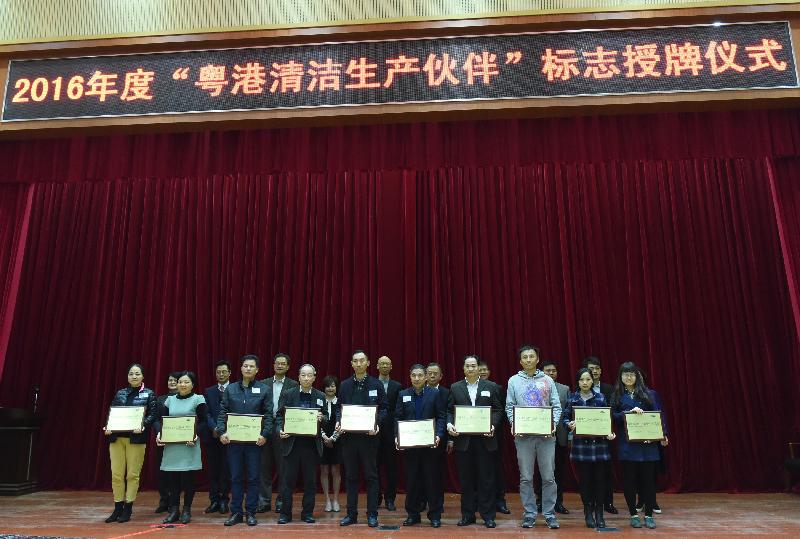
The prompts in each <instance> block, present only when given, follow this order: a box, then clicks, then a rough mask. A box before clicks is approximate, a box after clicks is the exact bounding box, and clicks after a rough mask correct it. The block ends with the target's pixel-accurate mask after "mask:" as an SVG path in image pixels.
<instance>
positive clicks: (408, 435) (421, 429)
mask: <svg viewBox="0 0 800 539" xmlns="http://www.w3.org/2000/svg"><path fill="white" fill-rule="evenodd" d="M435 445H436V432H435V431H434V420H433V419H421V420H419V421H398V422H397V446H398V447H399V448H400V449H409V448H412V447H433V446H435Z"/></svg>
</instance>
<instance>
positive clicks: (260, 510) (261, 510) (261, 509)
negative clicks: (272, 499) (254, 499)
mask: <svg viewBox="0 0 800 539" xmlns="http://www.w3.org/2000/svg"><path fill="white" fill-rule="evenodd" d="M271 509H272V506H270V504H268V503H262V504H259V506H258V507H256V513H266V512H267V511H270V510H271Z"/></svg>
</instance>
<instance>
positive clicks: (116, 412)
mask: <svg viewBox="0 0 800 539" xmlns="http://www.w3.org/2000/svg"><path fill="white" fill-rule="evenodd" d="M144 410H145V407H144V406H112V407H111V408H109V410H108V420H107V421H106V430H110V431H112V432H133V431H135V430H139V429H141V428H142V423H143V422H144Z"/></svg>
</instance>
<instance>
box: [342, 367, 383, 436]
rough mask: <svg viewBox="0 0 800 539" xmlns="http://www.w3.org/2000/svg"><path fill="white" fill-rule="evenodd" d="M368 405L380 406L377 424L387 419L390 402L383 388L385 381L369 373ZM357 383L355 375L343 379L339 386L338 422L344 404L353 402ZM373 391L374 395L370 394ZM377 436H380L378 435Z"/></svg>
mask: <svg viewBox="0 0 800 539" xmlns="http://www.w3.org/2000/svg"><path fill="white" fill-rule="evenodd" d="M366 383H367V386H366V388H367V405H370V406H377V407H378V418H377V424H378V425H382V424H383V422H384V421H385V420H386V414H387V407H388V403H387V401H386V391H384V390H383V383H382V382H381V381H380V380H378V379H377V378H375V377H373V376H369V375H367V382H366ZM355 387H356V384H355V381H354V380H353V377H352V376H351V377H350V378H346V379H344V380H342V384H341V386H339V394H338V397H339V409H338V410H337V411H336V422H337V423H341V421H342V405H343V404H353V391H354V390H355ZM370 393H372V395H370ZM376 438H378V437H377V436H376Z"/></svg>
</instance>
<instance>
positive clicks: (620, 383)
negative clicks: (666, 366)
mask: <svg viewBox="0 0 800 539" xmlns="http://www.w3.org/2000/svg"><path fill="white" fill-rule="evenodd" d="M611 400H612V404H611V411H612V413H613V415H614V420H615V421H616V422H617V423H618V424H619V425H620V427H621V428H622V433H623V435H622V436H620V440H619V451H618V454H619V460H620V462H622V471H623V475H624V484H625V502H626V503H627V504H628V511H629V512H630V515H631V526H632V527H634V528H641V527H642V523H641V521H640V520H639V516H638V515H637V514H636V494H637V492H638V494H639V496H640V498H641V499H642V501H643V502H644V515H645V516H644V525H645V527H646V528H649V529H654V528H655V527H656V522H655V520H654V519H653V503H654V501H655V497H656V485H655V480H654V478H655V466H656V463H657V462H658V460H659V453H658V445H657V442H656V443H654V442H651V441H649V440H648V441H634V442H632V441H630V440H629V439H628V433H627V431H626V425H625V423H626V420H625V415H626V414H643V413H644V412H652V411H658V406H656V401H655V399H654V398H653V393H652V391H650V390H649V389H648V388H647V386H646V385H645V383H644V378H643V377H642V372H641V371H640V370H639V368H638V367H637V366H636V365H634V364H633V363H631V362H627V363H623V364H622V365H620V368H619V375H618V376H617V383H616V385H615V387H614V393H613V394H612V397H611ZM662 430H663V424H662ZM660 443H661V445H664V446H666V445H667V443H668V440H667V438H666V437H663V439H662V440H661V441H660Z"/></svg>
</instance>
